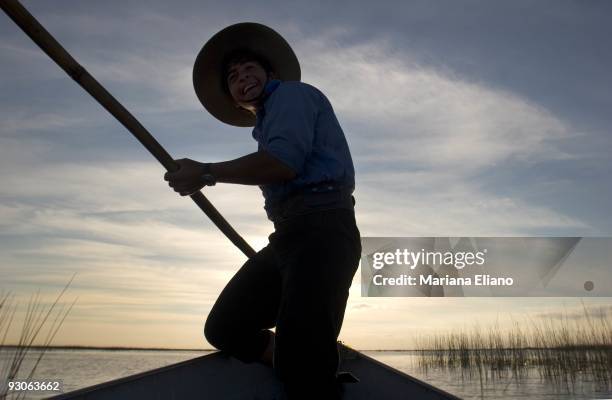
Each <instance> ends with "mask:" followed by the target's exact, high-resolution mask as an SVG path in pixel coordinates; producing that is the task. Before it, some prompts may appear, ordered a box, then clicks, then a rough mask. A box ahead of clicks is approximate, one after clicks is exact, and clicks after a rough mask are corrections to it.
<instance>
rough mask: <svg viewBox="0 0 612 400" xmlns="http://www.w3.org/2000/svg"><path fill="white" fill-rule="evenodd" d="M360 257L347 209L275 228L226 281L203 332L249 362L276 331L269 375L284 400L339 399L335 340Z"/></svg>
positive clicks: (303, 217)
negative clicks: (275, 380)
mask: <svg viewBox="0 0 612 400" xmlns="http://www.w3.org/2000/svg"><path fill="white" fill-rule="evenodd" d="M360 255H361V241H360V234H359V230H358V228H357V225H356V222H355V214H354V211H353V210H352V209H350V210H349V209H334V210H326V211H318V212H315V213H311V214H307V215H299V216H295V217H292V218H290V219H288V220H286V221H284V222H282V223H276V224H275V231H274V233H272V234H271V235H270V236H269V244H268V245H267V246H266V247H264V248H263V249H261V250H260V251H259V252H258V253H257V254H256V255H254V256H253V257H251V258H250V259H249V260H248V261H247V262H246V263H245V264H244V265H243V266H242V268H240V270H239V271H238V272H237V273H236V275H234V277H233V278H232V279H231V280H230V281H229V283H228V284H227V286H226V287H225V288H224V289H223V291H222V292H221V294H220V295H219V298H218V299H217V301H216V303H215V305H214V306H213V308H212V310H211V311H210V314H209V315H208V319H207V320H206V325H205V329H204V333H205V335H206V339H207V340H208V342H209V343H210V344H212V345H213V346H215V347H216V348H218V349H220V350H222V351H226V352H228V353H229V354H231V355H233V356H234V357H236V358H238V359H240V360H242V361H244V362H252V361H255V360H258V359H259V358H260V356H261V355H262V353H263V351H264V350H265V348H266V345H267V343H268V340H269V335H270V334H271V332H270V331H269V329H270V328H272V327H274V326H276V342H275V347H274V371H275V373H276V375H277V376H278V377H279V378H280V380H281V381H282V382H283V383H284V387H285V392H286V394H287V397H288V398H289V399H290V400H294V399H306V398H308V399H339V398H340V390H339V387H338V385H337V384H336V373H337V370H338V363H339V360H338V349H337V342H336V340H337V338H338V335H339V333H340V328H341V326H342V320H343V319H344V310H345V308H346V302H347V298H348V291H349V287H350V286H351V281H352V279H353V276H354V275H355V272H356V270H357V267H358V265H359V258H360Z"/></svg>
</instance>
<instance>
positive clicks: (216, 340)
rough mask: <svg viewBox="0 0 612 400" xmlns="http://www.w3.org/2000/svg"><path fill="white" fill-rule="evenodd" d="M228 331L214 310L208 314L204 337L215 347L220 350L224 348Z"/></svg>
mask: <svg viewBox="0 0 612 400" xmlns="http://www.w3.org/2000/svg"><path fill="white" fill-rule="evenodd" d="M227 335H228V332H226V331H225V329H224V328H223V324H222V323H221V321H220V320H219V319H218V318H217V317H215V314H213V313H212V312H211V313H210V314H208V318H206V323H205V324H204V337H205V338H206V340H207V341H208V343H210V344H211V345H212V346H213V347H215V348H216V349H219V350H224V347H225V339H226V338H227Z"/></svg>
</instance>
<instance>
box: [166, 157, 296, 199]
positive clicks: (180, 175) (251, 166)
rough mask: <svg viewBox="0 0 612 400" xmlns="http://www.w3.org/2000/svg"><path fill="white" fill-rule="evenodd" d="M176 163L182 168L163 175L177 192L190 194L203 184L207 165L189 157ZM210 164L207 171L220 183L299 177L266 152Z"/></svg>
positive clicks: (245, 182)
mask: <svg viewBox="0 0 612 400" xmlns="http://www.w3.org/2000/svg"><path fill="white" fill-rule="evenodd" d="M176 163H177V164H178V165H179V167H180V168H179V169H178V170H177V171H176V172H167V173H166V174H165V175H164V179H165V180H166V181H168V182H169V185H170V186H171V187H172V188H173V189H174V191H175V192H177V193H180V194H181V196H187V195H191V194H192V193H194V192H196V191H198V190H200V189H202V187H204V185H205V183H204V182H203V181H202V174H204V172H205V165H206V164H204V163H201V162H198V161H194V160H190V159H188V158H183V159H180V160H176ZM208 165H209V166H210V169H209V170H208V173H210V174H211V175H212V176H213V177H214V178H215V180H216V181H217V182H225V183H237V184H242V185H265V184H270V183H281V182H285V181H289V180H291V179H293V178H295V176H296V173H295V172H294V171H293V170H292V169H291V168H290V167H288V166H287V165H286V164H285V163H283V162H282V161H280V160H278V159H276V158H275V157H273V156H271V155H270V154H268V153H267V152H265V151H258V152H255V153H251V154H248V155H246V156H243V157H240V158H237V159H235V160H231V161H223V162H218V163H210V164H208Z"/></svg>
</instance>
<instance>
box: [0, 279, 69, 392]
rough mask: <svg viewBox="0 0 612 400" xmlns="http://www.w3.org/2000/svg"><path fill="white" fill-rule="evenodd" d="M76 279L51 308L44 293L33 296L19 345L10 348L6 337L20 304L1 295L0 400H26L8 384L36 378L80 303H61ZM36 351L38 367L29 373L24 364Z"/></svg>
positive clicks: (7, 294)
mask: <svg viewBox="0 0 612 400" xmlns="http://www.w3.org/2000/svg"><path fill="white" fill-rule="evenodd" d="M75 276H76V274H75V275H73V276H72V278H71V279H70V281H69V282H68V283H67V284H66V286H64V288H63V289H62V291H61V292H60V294H59V295H58V296H57V297H56V299H55V301H54V302H53V303H51V305H50V306H48V307H45V306H44V304H43V302H42V301H41V299H40V291H38V292H36V294H34V295H32V296H31V297H30V300H29V301H28V304H27V308H26V312H25V316H24V320H23V324H22V327H21V331H20V335H19V340H18V342H17V344H16V345H11V346H9V345H7V344H6V338H7V336H8V333H9V331H10V328H11V325H12V324H13V321H14V318H15V313H16V311H17V309H18V304H17V303H16V302H15V300H14V297H13V296H12V295H11V293H10V292H9V293H6V294H1V295H0V351H2V353H3V354H2V355H3V357H2V358H1V359H0V400H5V399H9V398H10V399H23V398H25V396H26V394H27V392H25V391H24V392H9V387H8V383H9V382H10V381H12V380H15V379H20V380H26V381H27V380H31V379H32V377H33V376H34V373H35V371H36V368H37V367H38V365H39V364H40V362H41V360H42V359H43V357H44V355H45V353H46V352H47V350H48V349H49V347H50V346H51V343H52V342H53V339H54V338H55V336H56V334H57V332H58V331H59V329H60V327H61V326H62V324H63V322H64V320H65V319H66V317H67V316H68V313H69V312H70V310H71V309H72V307H73V306H74V304H75V303H76V301H77V299H75V300H74V301H73V302H72V303H71V304H69V305H67V304H60V300H61V298H62V297H63V296H64V294H65V293H66V290H68V287H69V286H70V284H71V283H72V281H73V280H74V277H75ZM34 351H36V352H37V354H35V355H34V364H33V365H32V367H31V368H29V371H25V372H24V370H23V368H24V364H23V362H24V360H25V359H26V357H27V356H28V355H29V354H31V353H33V352H34Z"/></svg>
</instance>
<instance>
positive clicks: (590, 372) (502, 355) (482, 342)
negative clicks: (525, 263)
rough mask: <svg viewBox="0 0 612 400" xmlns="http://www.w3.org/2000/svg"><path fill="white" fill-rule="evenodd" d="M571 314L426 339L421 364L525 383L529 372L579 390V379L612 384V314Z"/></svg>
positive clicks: (483, 379) (597, 311)
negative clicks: (502, 327) (575, 315)
mask: <svg viewBox="0 0 612 400" xmlns="http://www.w3.org/2000/svg"><path fill="white" fill-rule="evenodd" d="M582 312H583V315H581V317H580V318H576V317H572V318H570V317H569V316H568V315H567V313H564V314H563V315H562V317H561V318H552V317H550V318H545V319H542V320H538V321H535V320H534V319H527V320H526V321H524V322H522V323H519V322H513V324H512V327H511V328H510V329H505V330H503V329H501V328H500V326H499V325H498V324H495V325H493V326H492V327H489V328H488V329H482V328H479V327H478V326H476V327H475V328H473V329H471V330H469V331H463V332H453V333H444V334H439V335H433V336H428V337H422V338H420V339H419V340H418V341H417V342H418V344H417V346H418V349H419V350H418V354H419V357H418V365H419V366H420V367H421V368H422V369H423V370H424V371H425V372H427V370H428V369H430V368H438V369H440V368H441V369H448V370H454V371H458V372H460V374H461V377H462V378H464V379H466V378H467V379H476V378H477V379H479V380H480V385H481V389H482V388H483V387H484V384H485V383H486V382H487V381H492V380H496V379H497V380H504V381H506V382H507V381H508V380H510V381H512V380H514V381H516V382H517V383H520V382H521V381H522V380H523V379H525V378H526V377H527V376H528V375H529V373H531V372H534V371H537V374H539V377H540V378H541V379H543V380H545V381H547V382H548V383H552V384H554V385H555V386H556V387H560V388H563V389H566V390H568V391H573V390H574V388H575V385H576V384H577V382H578V381H581V382H585V381H588V382H593V383H596V385H597V387H598V388H600V389H602V390H610V388H611V387H612V324H611V323H610V321H611V320H612V313H611V312H610V310H609V309H603V308H600V309H591V310H589V309H587V307H586V306H584V303H583V311H582Z"/></svg>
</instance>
